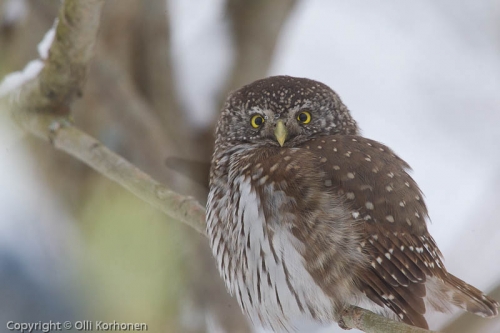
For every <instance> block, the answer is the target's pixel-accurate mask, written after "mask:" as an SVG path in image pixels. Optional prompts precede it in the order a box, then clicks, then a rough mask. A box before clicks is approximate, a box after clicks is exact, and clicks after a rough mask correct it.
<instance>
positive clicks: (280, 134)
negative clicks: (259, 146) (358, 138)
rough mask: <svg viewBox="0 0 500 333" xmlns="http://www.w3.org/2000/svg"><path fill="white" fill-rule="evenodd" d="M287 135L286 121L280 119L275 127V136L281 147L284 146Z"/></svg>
mask: <svg viewBox="0 0 500 333" xmlns="http://www.w3.org/2000/svg"><path fill="white" fill-rule="evenodd" d="M287 135H288V131H287V130H286V126H285V123H283V120H281V119H278V121H277V122H276V126H275V128H274V136H275V137H276V140H278V143H279V144H280V146H281V147H283V144H284V143H285V140H286V136H287Z"/></svg>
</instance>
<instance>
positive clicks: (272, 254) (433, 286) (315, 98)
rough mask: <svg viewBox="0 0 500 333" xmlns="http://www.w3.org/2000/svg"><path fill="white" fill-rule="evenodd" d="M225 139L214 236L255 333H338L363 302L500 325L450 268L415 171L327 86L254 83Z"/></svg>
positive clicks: (223, 120)
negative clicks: (349, 309)
mask: <svg viewBox="0 0 500 333" xmlns="http://www.w3.org/2000/svg"><path fill="white" fill-rule="evenodd" d="M216 135H217V138H216V145H215V152H214V155H213V160H212V166H211V172H210V194H209V198H208V203H207V232H208V235H209V238H210V245H211V247H212V250H213V253H214V256H215V258H216V260H217V264H218V268H219V271H220V273H221V276H222V277H223V279H224V281H225V282H226V286H227V288H228V290H229V292H230V293H231V294H232V295H234V296H235V297H236V298H237V300H238V302H239V303H240V305H241V307H242V309H243V311H244V312H245V313H246V314H247V315H248V316H249V317H250V319H251V320H252V321H254V322H255V323H260V324H263V325H264V326H270V327H272V328H273V329H275V330H291V329H293V327H292V326H291V322H292V321H293V320H294V319H295V318H297V317H303V316H306V317H309V318H311V319H313V320H317V321H319V322H323V323H328V322H333V321H337V320H338V314H339V313H340V311H342V309H343V308H344V307H345V306H347V305H350V304H353V305H355V304H358V303H360V302H361V303H362V304H371V305H373V306H374V307H376V308H377V307H378V308H379V309H380V310H382V312H384V313H385V314H389V313H393V314H395V317H396V318H398V319H400V320H402V321H404V322H406V323H409V324H412V325H415V326H420V327H427V322H426V320H425V318H424V315H425V313H426V312H427V310H428V309H429V308H431V309H436V310H438V311H445V310H447V309H448V308H449V305H456V306H459V307H462V308H464V309H466V310H468V311H471V312H474V313H476V314H478V315H482V316H485V317H491V316H495V315H496V314H497V313H498V311H497V308H498V306H499V304H498V303H497V302H496V301H494V300H493V299H491V298H489V297H488V296H486V295H484V294H483V293H482V292H481V291H479V290H477V289H476V288H474V287H472V286H470V285H468V284H466V283H465V282H463V281H461V280H460V279H458V278H456V277H455V276H453V275H451V274H450V273H448V272H447V271H446V269H445V268H444V265H443V263H442V261H441V253H440V252H439V249H438V248H437V246H436V244H435V242H434V240H433V238H432V237H431V236H430V235H429V233H428V232H427V227H426V219H427V218H428V216H427V209H426V207H425V203H424V201H423V196H422V193H421V192H420V190H419V188H418V186H417V184H416V183H415V182H414V181H413V179H412V178H411V177H410V176H409V175H408V173H407V172H408V170H409V166H408V165H407V164H406V163H405V162H404V161H403V160H402V159H400V158H399V157H397V156H396V155H395V154H394V153H393V152H392V151H391V150H390V149H389V148H387V147H386V146H384V145H382V144H380V143H378V142H376V141H373V140H369V139H366V138H363V137H361V136H360V135H359V130H358V127H357V124H356V122H355V121H354V120H353V119H352V117H351V115H350V113H349V111H348V109H347V108H346V107H345V105H344V104H343V103H342V102H341V100H340V98H339V97H338V96H337V95H336V94H335V93H334V92H333V91H332V90H331V89H330V88H328V87H327V86H325V85H324V84H321V83H319V82H316V81H312V80H308V79H301V78H293V77H286V76H277V77H270V78H267V79H263V80H259V81H256V82H254V83H251V84H249V85H247V86H245V87H243V88H241V89H240V90H237V91H236V92H233V93H232V94H231V95H230V96H229V97H228V99H227V101H226V103H225V105H224V108H223V110H222V114H221V117H220V120H219V123H218V127H217V134H216Z"/></svg>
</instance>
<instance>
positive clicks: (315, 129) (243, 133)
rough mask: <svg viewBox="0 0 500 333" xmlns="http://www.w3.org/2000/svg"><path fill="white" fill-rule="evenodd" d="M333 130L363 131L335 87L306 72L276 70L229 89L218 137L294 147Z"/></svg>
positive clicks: (222, 141) (229, 142)
mask: <svg viewBox="0 0 500 333" xmlns="http://www.w3.org/2000/svg"><path fill="white" fill-rule="evenodd" d="M333 134H358V127H357V125H356V122H355V121H354V119H353V118H352V117H351V115H350V113H349V110H348V109H347V107H346V106H345V105H344V104H343V103H342V101H341V100H340V98H339V96H338V95H337V94H336V93H335V92H334V91H333V90H332V89H330V88H329V87H328V86H326V85H324V84H322V83H320V82H317V81H314V80H309V79H305V78H296V77H291V76H271V77H268V78H265V79H262V80H258V81H255V82H253V83H250V84H248V85H246V86H244V87H242V88H241V89H239V90H236V91H235V92H233V93H231V94H230V95H229V97H228V98H227V100H226V103H225V105H224V108H223V110H222V113H221V117H220V120H219V125H218V128H217V142H218V143H219V144H221V145H223V146H226V147H227V146H234V145H238V144H242V143H248V144H257V145H260V144H262V145H273V146H283V147H294V146H296V145H299V144H301V143H303V142H305V141H307V140H310V139H312V138H315V137H318V136H322V135H333Z"/></svg>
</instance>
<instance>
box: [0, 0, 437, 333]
mask: <svg viewBox="0 0 500 333" xmlns="http://www.w3.org/2000/svg"><path fill="white" fill-rule="evenodd" d="M103 3H104V0H65V1H63V3H62V6H61V9H60V11H59V16H58V20H57V21H56V25H55V29H54V28H53V29H51V30H50V31H49V32H48V33H47V34H46V37H45V38H44V40H43V41H42V42H41V43H40V45H39V53H40V57H41V58H42V59H38V60H34V62H30V64H28V66H27V67H26V68H25V69H24V70H23V71H22V72H18V73H15V74H11V76H10V77H8V78H7V79H6V80H5V81H4V82H3V83H2V84H1V85H0V88H2V89H3V90H2V89H0V91H3V95H4V96H3V97H2V96H1V95H0V98H1V102H2V106H4V105H6V109H8V110H9V111H10V112H11V114H10V115H11V117H12V118H13V119H14V120H15V121H16V123H17V124H18V125H19V127H21V128H22V129H23V130H24V131H26V132H28V133H31V134H33V135H35V136H36V137H38V138H40V139H42V140H45V141H49V142H51V143H52V144H53V146H54V147H55V148H56V149H60V150H62V151H65V152H66V153H68V154H70V155H72V156H74V157H75V158H77V159H79V160H80V161H82V162H83V163H85V164H87V165H88V166H90V167H92V168H93V169H94V170H96V171H98V172H99V173H101V174H103V175H104V176H106V177H108V178H110V179H111V180H113V181H115V182H117V183H118V184H119V185H121V186H123V187H124V188H125V189H127V190H129V191H130V192H132V193H133V194H135V195H136V196H138V197H139V198H141V199H143V200H144V201H146V202H148V203H150V204H151V205H153V206H155V207H157V208H158V209H160V210H161V211H163V212H164V213H165V214H166V215H168V216H170V217H172V218H174V219H176V220H179V221H181V222H184V223H186V224H187V225H189V226H191V227H193V228H194V229H195V230H197V231H198V232H200V233H202V234H205V209H204V207H202V206H201V205H200V204H199V203H198V202H197V201H195V200H194V199H193V198H190V197H185V196H182V195H180V194H178V193H175V192H173V191H171V190H169V189H168V188H166V187H165V186H163V185H162V184H160V183H159V182H157V181H155V180H154V179H153V178H152V177H151V176H149V175H147V174H146V173H144V172H142V171H141V170H139V169H138V168H137V167H135V166H134V165H132V164H131V163H130V162H128V161H126V160H125V159H124V158H122V157H121V156H119V155H117V154H115V153H113V152H112V151H111V150H109V149H108V148H106V147H105V146H103V145H102V144H101V143H100V142H99V141H97V140H96V139H94V138H93V137H91V136H89V135H88V134H86V133H84V132H83V131H81V130H79V129H78V128H77V127H75V126H74V125H73V124H72V122H71V121H70V120H69V118H68V115H69V110H70V109H69V108H70V105H71V103H72V102H73V101H74V100H75V99H76V98H77V97H79V96H80V95H81V90H82V87H83V84H84V82H85V76H86V73H87V67H88V64H89V61H90V59H91V57H92V51H93V46H94V43H95V40H96V36H97V31H98V27H99V18H100V14H101V9H102V5H103ZM49 46H50V49H49ZM47 50H48V53H47ZM341 317H342V318H341V324H342V326H343V327H345V328H358V329H360V330H363V331H365V332H370V333H381V332H386V333H391V332H398V333H401V332H403V333H423V332H430V331H427V330H423V329H420V328H416V327H412V326H408V325H406V324H403V323H399V322H395V321H393V320H391V319H388V318H386V317H382V316H379V315H376V314H374V313H372V312H370V311H367V310H364V309H361V308H358V307H349V308H348V309H346V310H345V311H344V312H343V314H342V316H341Z"/></svg>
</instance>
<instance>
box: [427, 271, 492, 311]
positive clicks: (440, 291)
mask: <svg viewBox="0 0 500 333" xmlns="http://www.w3.org/2000/svg"><path fill="white" fill-rule="evenodd" d="M436 282H437V283H436ZM428 291H431V294H434V295H433V296H434V297H432V298H428V300H429V302H430V303H431V305H432V307H434V308H435V309H436V310H438V311H441V312H445V311H446V310H448V307H447V306H446V305H447V304H446V303H451V304H453V305H456V306H458V307H459V308H462V309H464V310H466V311H468V312H471V313H474V314H476V315H478V316H481V317H485V318H491V317H495V316H496V315H498V308H499V307H500V303H498V302H497V301H495V300H494V299H493V298H491V297H489V296H487V295H485V294H484V293H483V292H482V291H481V290H479V289H477V288H475V287H473V286H471V285H470V284H468V283H466V282H464V281H462V280H460V279H459V278H457V277H456V276H454V275H453V274H450V273H447V276H446V279H445V280H439V281H437V280H436V279H435V278H434V288H433V287H432V286H431V290H428Z"/></svg>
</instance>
